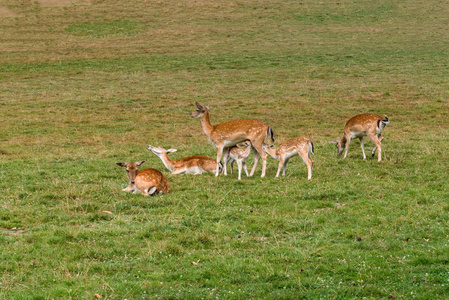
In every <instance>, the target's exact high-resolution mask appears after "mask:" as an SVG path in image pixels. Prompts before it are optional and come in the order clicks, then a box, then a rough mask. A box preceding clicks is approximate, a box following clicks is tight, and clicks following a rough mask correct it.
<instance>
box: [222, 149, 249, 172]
mask: <svg viewBox="0 0 449 300" xmlns="http://www.w3.org/2000/svg"><path fill="white" fill-rule="evenodd" d="M244 146H245V149H242V148H239V147H237V146H231V147H229V148H225V150H224V151H223V171H224V172H223V173H224V174H225V175H227V174H226V165H227V164H228V162H229V164H230V165H231V174H232V173H233V164H234V161H236V162H237V166H238V168H239V180H240V179H242V167H243V169H244V170H245V173H246V177H248V170H247V169H246V159H247V158H248V157H249V154H250V153H251V143H250V142H249V141H246V142H245V143H244Z"/></svg>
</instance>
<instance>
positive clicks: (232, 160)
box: [229, 158, 235, 174]
mask: <svg viewBox="0 0 449 300" xmlns="http://www.w3.org/2000/svg"><path fill="white" fill-rule="evenodd" d="M234 161H235V160H234V159H232V158H231V160H230V163H229V165H230V166H231V174H234Z"/></svg>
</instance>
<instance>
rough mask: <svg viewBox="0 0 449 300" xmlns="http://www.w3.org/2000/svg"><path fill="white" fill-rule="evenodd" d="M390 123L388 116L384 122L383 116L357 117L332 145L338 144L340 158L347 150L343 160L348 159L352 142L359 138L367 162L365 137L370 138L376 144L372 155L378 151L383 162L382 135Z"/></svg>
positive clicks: (346, 126) (368, 115) (347, 123)
mask: <svg viewBox="0 0 449 300" xmlns="http://www.w3.org/2000/svg"><path fill="white" fill-rule="evenodd" d="M388 123H390V121H389V120H388V117H387V116H385V120H383V119H382V117H381V116H379V115H376V114H361V115H357V116H355V117H352V118H351V119H349V120H348V122H346V125H345V127H344V130H343V132H344V134H343V137H342V138H341V139H339V140H334V141H331V143H335V144H337V145H336V146H337V149H338V155H339V156H341V154H342V153H343V150H345V155H344V157H343V158H346V156H347V154H348V149H349V144H350V143H351V140H352V139H355V138H358V139H360V147H361V148H362V152H363V159H364V160H365V159H366V155H365V148H364V145H363V137H364V136H368V137H369V138H370V139H371V140H372V141H373V142H374V144H375V147H374V149H373V152H372V153H371V154H372V156H374V155H375V153H376V150H377V160H378V161H381V159H382V140H383V139H384V138H383V137H382V135H381V133H382V130H383V129H384V128H385V126H386V125H387V124H388Z"/></svg>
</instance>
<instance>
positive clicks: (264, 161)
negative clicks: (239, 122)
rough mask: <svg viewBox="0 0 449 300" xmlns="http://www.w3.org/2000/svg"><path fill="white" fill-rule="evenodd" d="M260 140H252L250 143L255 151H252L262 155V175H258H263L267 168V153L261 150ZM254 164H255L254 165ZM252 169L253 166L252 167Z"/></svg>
mask: <svg viewBox="0 0 449 300" xmlns="http://www.w3.org/2000/svg"><path fill="white" fill-rule="evenodd" d="M262 142H263V141H261V142H260V143H257V144H254V143H253V142H251V144H252V145H253V147H254V149H256V151H254V154H255V153H256V152H258V153H259V156H262V175H261V176H260V177H265V171H266V169H267V153H266V152H265V151H264V150H263V147H262ZM254 166H255V165H254ZM253 170H254V168H253Z"/></svg>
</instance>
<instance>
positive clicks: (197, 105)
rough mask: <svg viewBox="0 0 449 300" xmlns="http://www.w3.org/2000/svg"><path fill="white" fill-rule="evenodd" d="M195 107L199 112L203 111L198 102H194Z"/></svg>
mask: <svg viewBox="0 0 449 300" xmlns="http://www.w3.org/2000/svg"><path fill="white" fill-rule="evenodd" d="M195 105H196V107H198V109H199V110H203V107H202V106H201V104H199V103H198V102H195Z"/></svg>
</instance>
